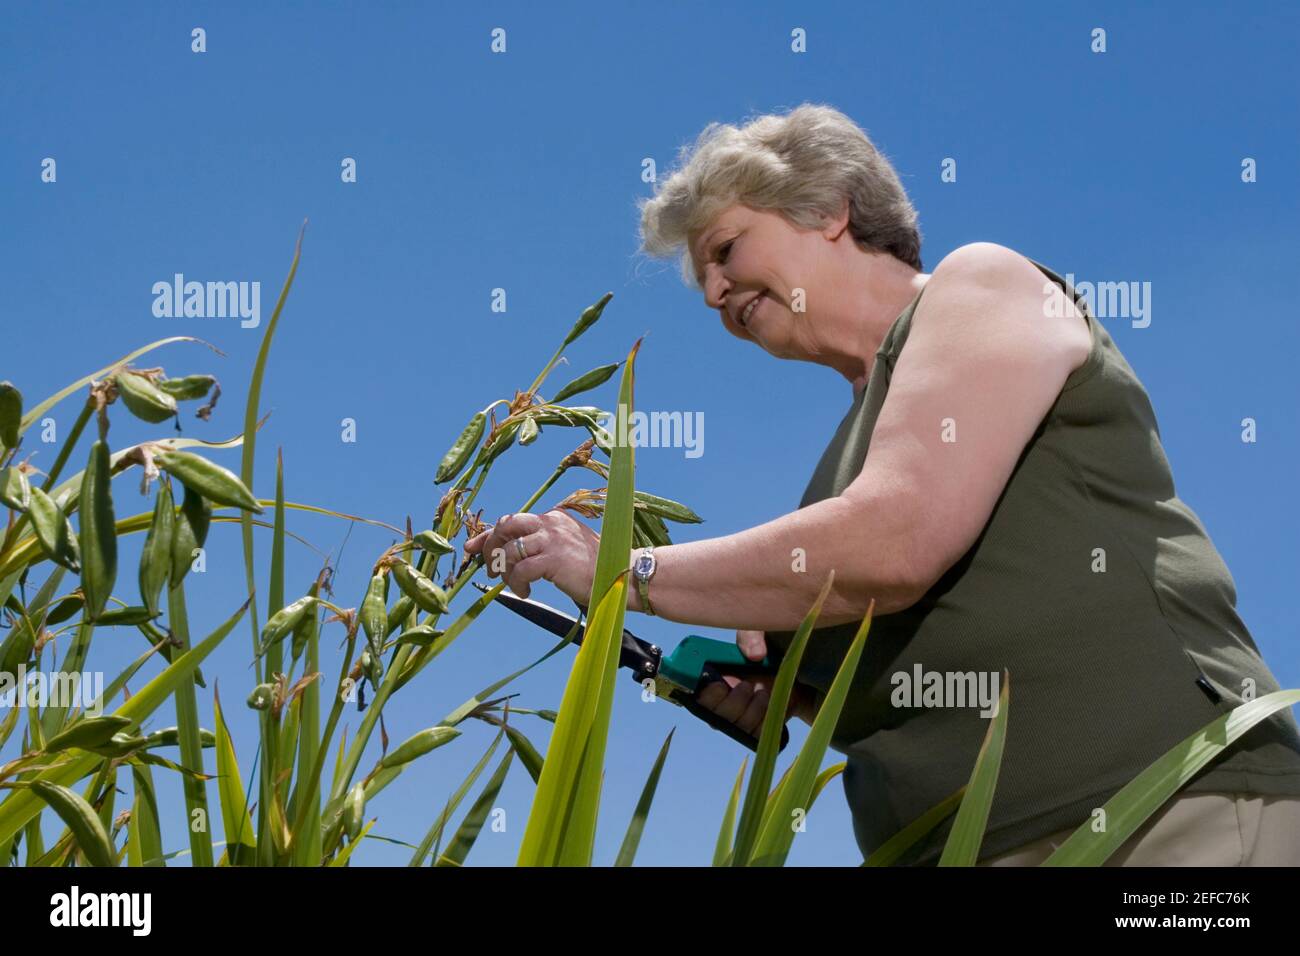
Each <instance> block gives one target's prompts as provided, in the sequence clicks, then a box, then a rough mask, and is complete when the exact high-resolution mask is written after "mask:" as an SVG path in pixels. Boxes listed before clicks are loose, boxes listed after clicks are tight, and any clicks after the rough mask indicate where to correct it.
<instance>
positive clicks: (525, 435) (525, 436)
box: [519, 418, 542, 445]
mask: <svg viewBox="0 0 1300 956" xmlns="http://www.w3.org/2000/svg"><path fill="white" fill-rule="evenodd" d="M541 433H542V429H541V428H540V427H539V426H538V424H537V420H536V419H534V418H525V419H524V420H523V423H522V424H520V426H519V444H521V445H531V444H532V443H533V442H535V441H537V436H538V435H540V434H541Z"/></svg>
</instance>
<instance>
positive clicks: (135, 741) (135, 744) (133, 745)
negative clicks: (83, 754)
mask: <svg viewBox="0 0 1300 956" xmlns="http://www.w3.org/2000/svg"><path fill="white" fill-rule="evenodd" d="M148 742H149V741H148V739H147V738H145V737H134V736H132V735H131V734H114V735H113V738H112V739H111V740H109V741H107V742H105V743H102V744H99V745H98V746H95V747H87V748H86V749H87V750H92V751H94V752H95V753H97V754H99V755H100V756H101V757H125V756H126V755H127V754H129V753H133V752H135V751H137V750H140V749H142V748H144V746H145V745H146V744H148Z"/></svg>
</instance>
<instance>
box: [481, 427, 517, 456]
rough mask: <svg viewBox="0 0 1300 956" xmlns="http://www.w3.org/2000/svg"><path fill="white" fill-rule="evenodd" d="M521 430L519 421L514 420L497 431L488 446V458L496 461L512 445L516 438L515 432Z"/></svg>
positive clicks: (486, 452) (486, 453)
mask: <svg viewBox="0 0 1300 956" xmlns="http://www.w3.org/2000/svg"><path fill="white" fill-rule="evenodd" d="M518 431H519V422H512V423H510V424H509V425H506V426H504V427H502V429H501V430H500V431H498V432H497V434H496V437H495V438H493V439H492V443H491V444H490V445H488V446H487V449H486V451H485V453H484V454H485V455H486V460H487V461H489V462H492V461H496V460H497V458H498V457H499V456H500V455H501V453H502V452H503V451H505V450H506V449H507V448H509V447H510V445H511V444H512V443H513V442H514V440H515V433H516V432H518Z"/></svg>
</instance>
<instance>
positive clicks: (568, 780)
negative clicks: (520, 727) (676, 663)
mask: <svg viewBox="0 0 1300 956" xmlns="http://www.w3.org/2000/svg"><path fill="white" fill-rule="evenodd" d="M607 301H608V297H606V298H605V299H602V300H601V303H600V304H599V305H600V308H601V309H603V308H604V303H605V302H607ZM593 308H594V307H593ZM593 315H594V316H595V317H599V311H598V310H596V311H595V312H594V313H593ZM594 321H595V318H594V317H593V318H591V319H590V321H589V322H587V324H588V325H589V324H590V322H594ZM581 324H582V323H581V322H580V323H579V325H581ZM584 328H585V326H584ZM578 334H581V332H580V331H579V332H578ZM574 337H576V336H574ZM566 344H567V343H566ZM640 347H641V342H640V340H638V341H637V342H636V343H635V344H634V345H633V346H632V349H631V351H630V352H629V353H628V356H627V361H626V363H625V364H624V366H623V377H622V382H621V384H620V387H619V404H620V405H623V406H625V407H626V408H627V410H628V413H629V414H630V413H631V411H632V408H633V383H634V370H635V366H636V355H637V351H638V350H639V349H640ZM635 468H636V462H635V456H634V449H633V447H632V445H631V443H630V442H626V441H624V442H621V443H618V444H616V445H615V446H614V447H613V448H612V449H611V456H610V472H609V487H608V491H607V493H606V498H605V514H604V517H603V519H602V521H601V532H600V549H599V551H597V554H596V571H595V575H594V577H593V580H592V586H591V596H590V597H589V598H588V601H587V606H588V607H589V608H592V609H593V611H594V613H592V615H591V618H590V621H589V622H588V625H587V632H586V635H585V637H584V638H583V642H582V646H581V647H579V648H578V654H577V657H576V658H575V659H574V664H573V669H572V671H571V672H570V675H569V682H568V684H567V686H566V687H565V690H564V697H563V699H562V702H561V704H560V714H559V718H558V719H557V720H556V722H555V730H554V732H553V733H552V735H551V744H550V748H549V750H548V752H547V755H546V762H545V764H544V765H543V766H542V777H541V780H540V781H539V782H538V784H537V793H536V794H535V796H534V798H533V807H532V811H531V812H530V813H529V817H528V826H527V829H526V830H525V833H524V839H523V844H522V846H521V848H520V854H519V863H520V865H525V866H555V865H560V866H586V865H589V863H590V860H591V855H592V850H593V847H594V846H595V838H596V817H597V814H598V813H599V809H600V784H601V775H602V771H603V769H604V763H605V744H606V742H607V740H608V737H609V720H610V714H611V711H612V710H613V705H614V696H613V695H614V677H615V673H616V671H617V669H618V655H619V650H620V648H621V645H622V636H623V617H624V614H625V613H626V611H627V578H626V575H627V564H628V556H629V555H630V554H631V551H632V511H633V508H632V492H633V485H634V474H635Z"/></svg>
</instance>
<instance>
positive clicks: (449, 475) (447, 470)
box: [433, 412, 487, 485]
mask: <svg viewBox="0 0 1300 956" xmlns="http://www.w3.org/2000/svg"><path fill="white" fill-rule="evenodd" d="M486 423H487V417H486V416H485V415H484V414H483V413H482V412H479V413H477V414H476V415H475V416H474V417H473V418H471V419H470V420H469V424H468V425H466V426H465V430H464V431H462V432H461V433H460V437H459V438H457V439H456V443H455V444H454V445H452V446H451V448H450V450H448V452H447V454H445V455H444V456H443V458H442V463H441V464H439V465H438V471H437V472H436V473H435V474H434V476H433V483H434V484H435V485H440V484H442V483H443V482H444V481H451V479H453V478H455V477H456V476H457V475H459V474H460V472H461V469H463V468H464V467H465V463H466V462H468V461H469V456H470V455H471V454H473V453H474V449H475V448H477V447H478V443H479V440H480V439H481V438H482V437H483V428H484V426H485V425H486Z"/></svg>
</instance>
